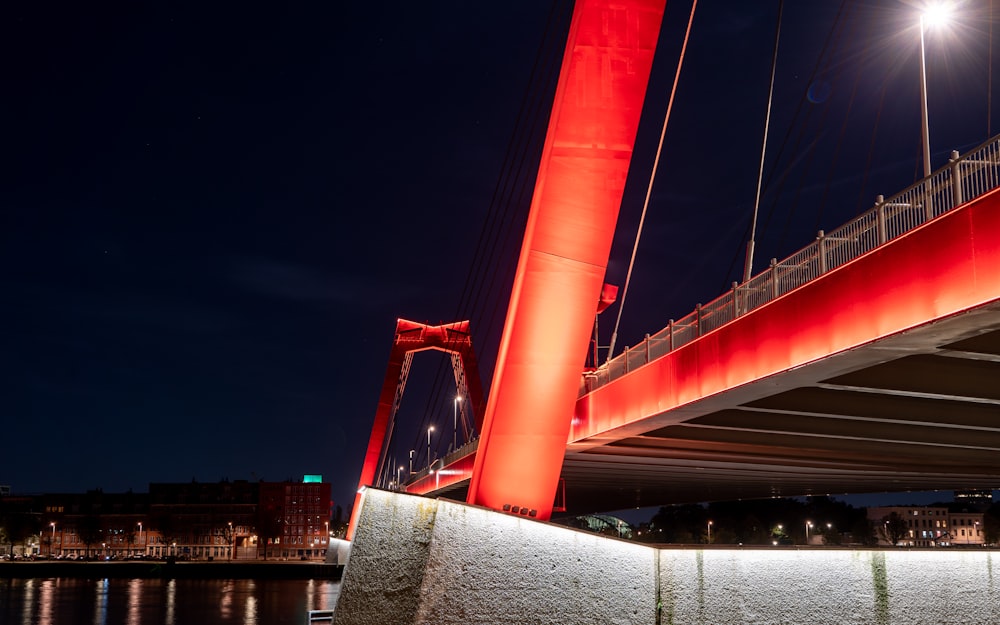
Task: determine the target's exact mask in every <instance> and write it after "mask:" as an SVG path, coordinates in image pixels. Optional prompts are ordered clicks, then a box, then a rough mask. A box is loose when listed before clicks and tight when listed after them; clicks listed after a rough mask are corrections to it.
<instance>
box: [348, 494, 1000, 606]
mask: <svg viewBox="0 0 1000 625" xmlns="http://www.w3.org/2000/svg"><path fill="white" fill-rule="evenodd" d="M993 553H994V552H991V551H987V550H982V551H964V550H947V549H937V550H920V551H896V550H890V551H875V550H851V549H801V550H794V549H786V548H776V549H767V548H752V549H751V548H742V549H715V548H713V549H708V550H702V549H694V548H683V549H673V548H669V549H660V548H655V547H650V546H647V545H642V544H636V543H629V542H626V541H620V540H616V539H612V538H607V537H604V536H599V535H596V534H591V533H589V532H583V531H578V530H573V529H569V528H565V527H562V526H558V525H554V524H550V523H543V522H538V521H533V520H529V519H526V518H521V517H516V516H512V515H509V514H501V513H497V512H493V511H491V510H486V509H483V508H477V507H473V506H468V505H466V504H462V503H456V502H451V501H447V500H433V499H427V498H422V497H416V496H412V495H402V494H398V493H390V492H385V491H379V490H374V489H368V490H367V491H366V492H365V496H364V498H363V501H362V510H361V519H360V522H359V525H358V531H357V534H356V535H355V540H354V544H353V545H352V547H351V556H350V560H349V561H348V564H347V567H346V569H345V571H344V578H343V583H342V587H341V592H340V599H339V602H338V604H337V609H336V612H335V618H334V623H335V624H337V625H355V624H366V625H367V624H374V623H380V624H398V625H406V624H425V623H426V624H431V623H433V624H435V625H442V624H451V623H454V624H456V625H458V624H463V625H465V624H484V625H485V624H491V625H492V624H494V623H552V624H556V623H558V624H560V625H566V624H571V623H581V624H583V623H587V624H592V623H602V624H603V623H612V624H617V623H621V624H626V623H627V624H629V625H632V624H638V623H648V624H651V625H652V624H664V625H666V624H677V625H680V624H706V625H707V624H712V625H717V624H723V623H724V624H740V623H746V624H748V625H749V624H754V625H768V624H774V625H778V624H782V625H788V624H795V623H809V624H813V625H825V624H829V625H834V624H836V625H844V624H859V625H860V624H864V625H868V624H872V625H896V624H900V625H902V624H904V623H905V624H907V625H913V624H924V623H925V624H927V625H931V624H934V625H939V624H942V623H956V624H957V623H962V624H963V625H970V624H983V625H985V624H988V623H989V624H996V623H1000V591H998V589H997V587H996V582H995V580H994V571H993Z"/></svg>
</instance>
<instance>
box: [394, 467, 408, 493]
mask: <svg viewBox="0 0 1000 625" xmlns="http://www.w3.org/2000/svg"><path fill="white" fill-rule="evenodd" d="M405 470H406V467H404V466H403V465H399V469H397V470H396V488H397V489H399V490H402V489H403V471H405Z"/></svg>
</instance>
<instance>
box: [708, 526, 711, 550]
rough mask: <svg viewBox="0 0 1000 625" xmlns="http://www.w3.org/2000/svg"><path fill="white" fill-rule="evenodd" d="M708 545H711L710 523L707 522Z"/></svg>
mask: <svg viewBox="0 0 1000 625" xmlns="http://www.w3.org/2000/svg"><path fill="white" fill-rule="evenodd" d="M708 544H710V545H711V544H712V522H711V521H709V522H708Z"/></svg>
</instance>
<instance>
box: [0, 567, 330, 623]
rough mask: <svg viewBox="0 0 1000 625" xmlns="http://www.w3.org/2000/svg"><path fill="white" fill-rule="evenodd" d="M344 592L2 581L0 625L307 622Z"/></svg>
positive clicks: (318, 583) (239, 583) (256, 584)
mask: <svg viewBox="0 0 1000 625" xmlns="http://www.w3.org/2000/svg"><path fill="white" fill-rule="evenodd" d="M339 593H340V582H335V581H330V580H270V579H266V580H249V579H230V580H218V579H215V580H194V579H177V580H170V579H76V578H72V579H71V578H48V579H0V625H200V624H202V623H206V624H212V625H214V624H217V623H231V624H234V625H235V624H238V625H278V624H281V623H293V624H295V625H302V624H303V623H305V622H306V617H307V613H308V611H309V610H332V609H333V607H334V605H335V604H336V602H337V596H338V594H339Z"/></svg>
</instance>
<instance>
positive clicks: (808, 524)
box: [806, 521, 813, 545]
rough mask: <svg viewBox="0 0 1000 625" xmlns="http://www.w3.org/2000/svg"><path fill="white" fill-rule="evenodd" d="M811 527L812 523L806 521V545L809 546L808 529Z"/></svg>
mask: <svg viewBox="0 0 1000 625" xmlns="http://www.w3.org/2000/svg"><path fill="white" fill-rule="evenodd" d="M812 526H813V522H812V521H806V544H807V545H808V544H809V529H810V528H811V527H812Z"/></svg>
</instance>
